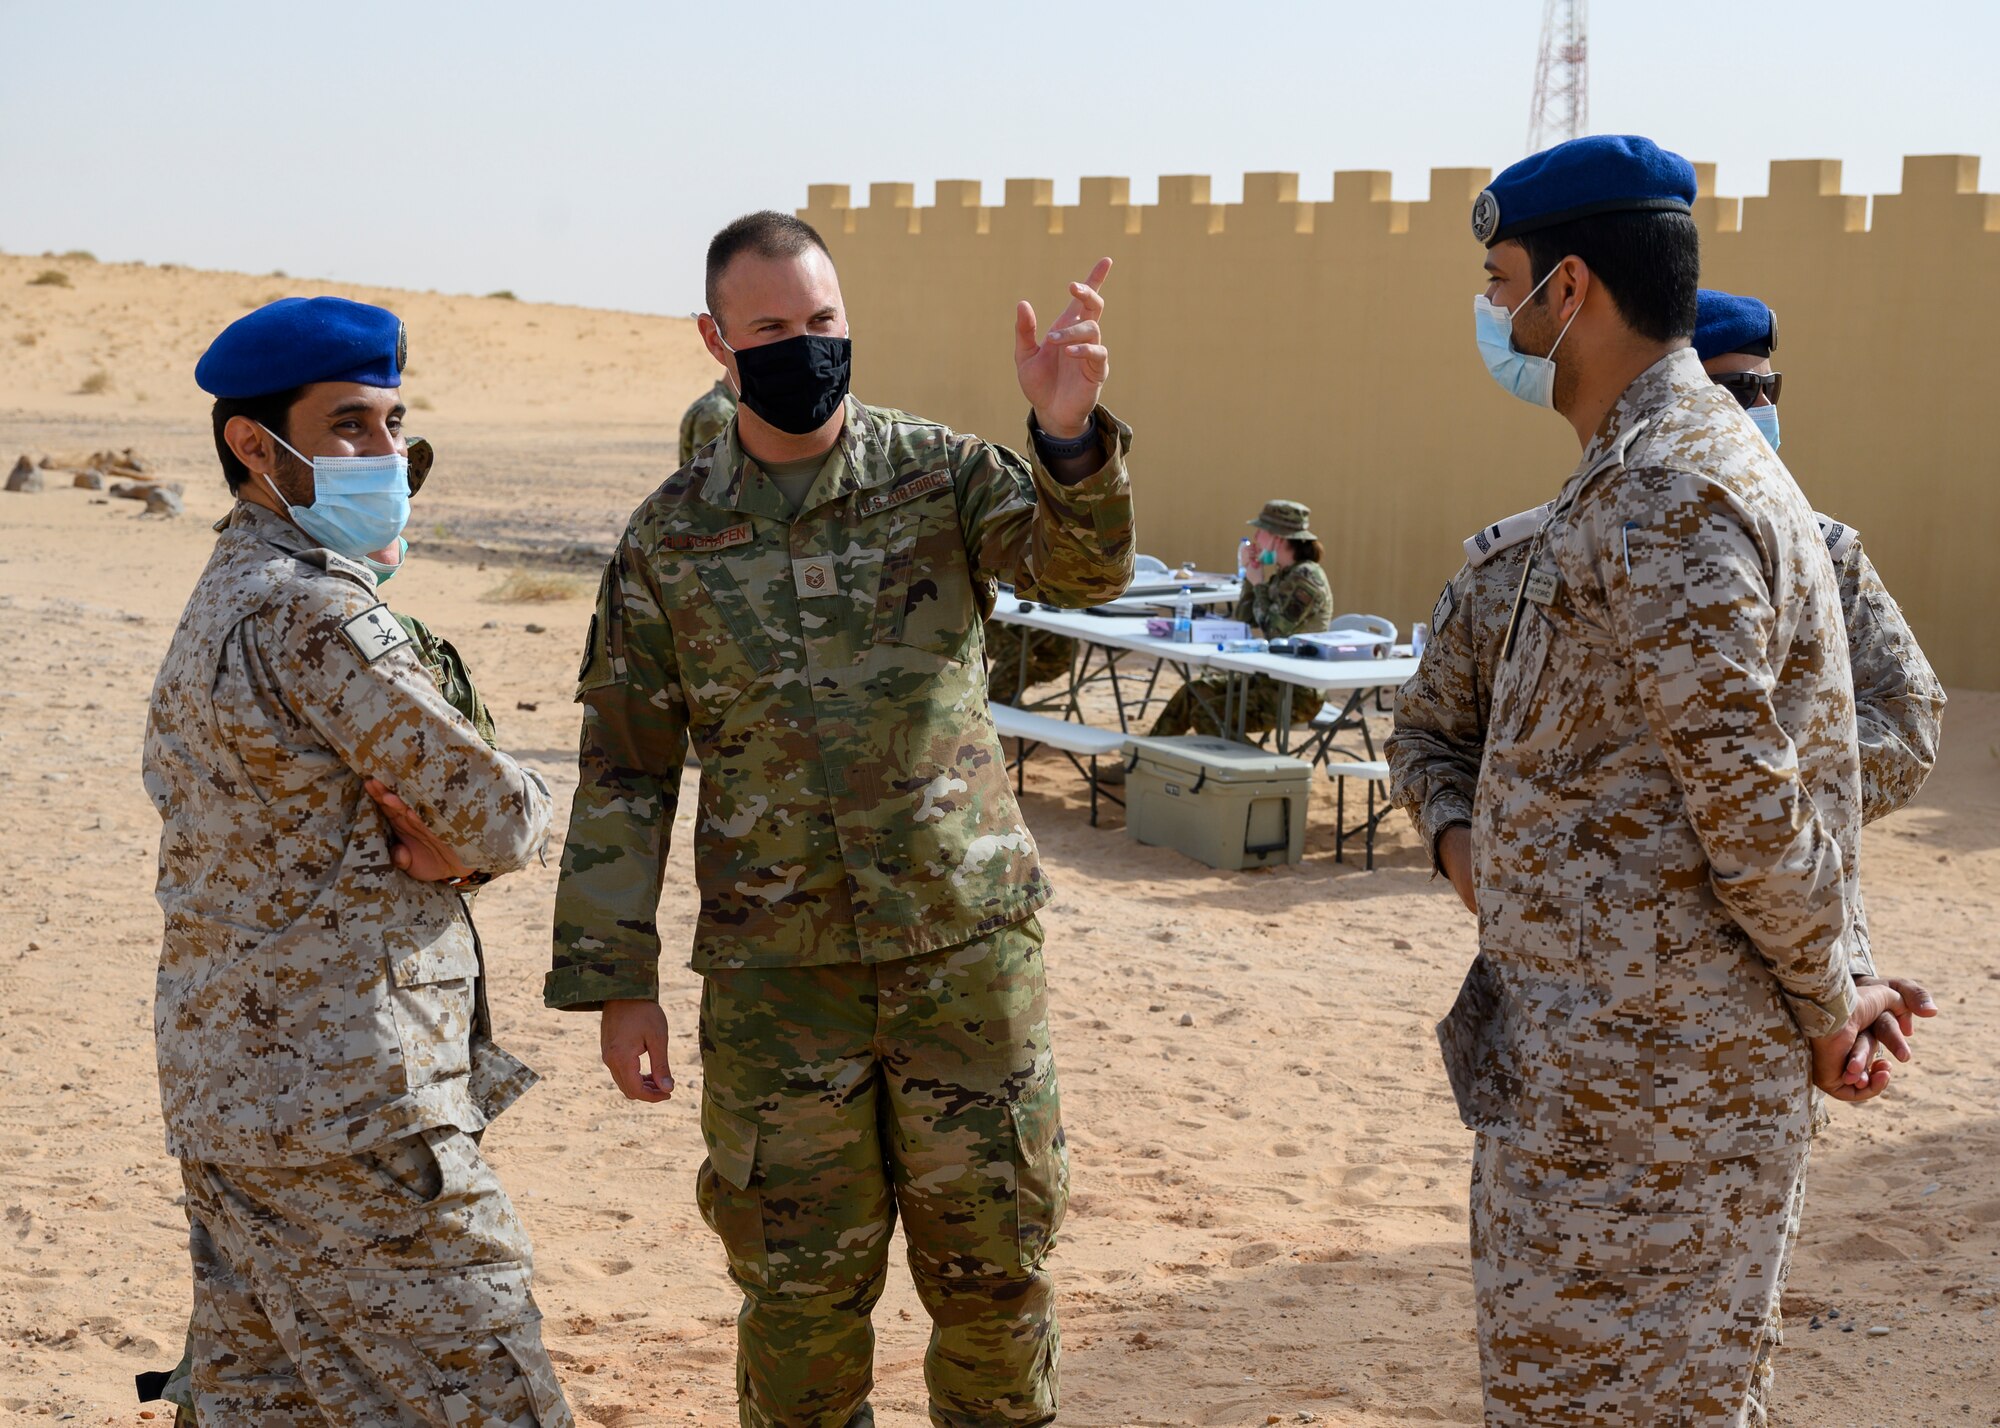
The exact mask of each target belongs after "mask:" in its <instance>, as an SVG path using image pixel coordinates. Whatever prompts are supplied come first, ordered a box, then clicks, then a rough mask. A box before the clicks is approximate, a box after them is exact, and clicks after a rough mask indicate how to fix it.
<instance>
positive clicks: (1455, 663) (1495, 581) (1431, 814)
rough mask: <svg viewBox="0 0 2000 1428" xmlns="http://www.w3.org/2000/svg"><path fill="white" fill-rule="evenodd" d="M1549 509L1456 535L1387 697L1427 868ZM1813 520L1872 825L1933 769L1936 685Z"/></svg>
mask: <svg viewBox="0 0 2000 1428" xmlns="http://www.w3.org/2000/svg"><path fill="white" fill-rule="evenodd" d="M1547 514H1548V508H1547V507H1546V506H1537V507H1535V508H1534V509H1533V510H1531V511H1523V512H1522V513H1521V514H1520V515H1519V516H1510V517H1508V519H1507V520H1506V521H1502V522H1501V523H1500V524H1499V525H1497V526H1489V527H1487V529H1486V531H1484V532H1482V533H1481V536H1476V537H1474V538H1473V539H1471V540H1468V541H1467V542H1466V543H1465V544H1466V552H1467V558H1466V563H1465V564H1464V565H1462V566H1460V567H1459V569H1458V573H1457V574H1456V575H1454V576H1452V578H1451V579H1450V580H1449V581H1448V582H1447V583H1446V585H1445V587H1444V592H1443V593H1442V594H1441V595H1439V596H1438V601H1437V606H1436V608H1434V609H1433V610H1432V611H1431V640H1430V644H1429V645H1428V646H1427V647H1426V648H1425V650H1424V655H1423V658H1422V660H1420V661H1419V662H1418V665H1417V673H1416V676H1415V678H1413V679H1411V680H1410V681H1409V683H1407V684H1405V685H1404V686H1403V687H1402V689H1401V690H1400V691H1399V692H1398V693H1397V695H1396V728H1395V732H1394V733H1393V734H1391V735H1390V736H1389V741H1388V744H1387V746H1386V754H1385V756H1386V757H1387V759H1388V761H1389V771H1390V775H1391V779H1392V782H1391V785H1390V796H1391V798H1392V799H1393V800H1394V801H1395V803H1396V805H1397V806H1398V807H1399V808H1401V809H1403V810H1404V811H1405V812H1407V813H1408V814H1409V815H1410V820H1411V822H1413V823H1415V824H1416V825H1417V831H1418V833H1419V834H1420V835H1422V837H1423V840H1424V845H1425V847H1427V848H1429V849H1430V850H1431V860H1432V863H1433V865H1435V864H1436V861H1437V843H1438V838H1439V836H1440V835H1442V834H1443V832H1444V830H1445V829H1447V828H1449V827H1450V826H1451V825H1452V824H1454V823H1470V822H1471V821H1472V796H1473V792H1474V790H1475V789H1476V788H1477V787H1478V784H1479V764H1480V760H1481V758H1482V757H1483V756H1484V754H1485V750H1486V718H1487V710H1488V708H1489V707H1490V706H1491V704H1492V698H1493V671H1494V666H1495V665H1497V664H1498V663H1499V661H1500V644H1501V641H1502V640H1503V639H1505V637H1506V634H1507V617H1508V615H1509V613H1510V612H1511V611H1512V609H1513V604H1514V592H1515V591H1516V590H1517V589H1519V588H1520V584H1521V567H1522V565H1523V563H1524V562H1525V561H1526V560H1527V555H1528V541H1529V538H1530V537H1532V536H1533V534H1534V532H1535V530H1536V529H1537V528H1538V527H1539V526H1540V524H1541V522H1542V520H1543V519H1545V518H1546V516H1547ZM1524 518H1527V519H1526V520H1525V522H1524ZM1816 519H1817V520H1818V522H1819V528H1820V533H1821V535H1822V536H1824V537H1825V539H1826V545H1827V551H1828V553H1829V554H1830V555H1831V556H1832V558H1833V573H1834V578H1835V580H1836V581H1837V582H1838V584H1839V587H1840V609H1841V616H1842V619H1843V621H1844V622H1845V624H1846V627H1847V650H1848V658H1849V660H1850V661H1851V663H1852V665H1853V668H1854V722H1855V727H1856V731H1857V733H1858V735H1859V741H1860V752H1861V821H1862V822H1863V823H1872V822H1874V821H1875V820H1876V819H1877V818H1880V817H1882V816H1883V815H1884V814H1887V813H1894V812H1895V811H1896V810H1897V809H1899V808H1901V807H1902V806H1903V805H1904V804H1906V803H1908V802H1909V801H1910V800H1911V799H1912V798H1915V797H1916V795H1917V790H1919V789H1920V788H1922V787H1923V785H1924V780H1925V779H1927V778H1929V777H1930V772H1931V768H1932V766H1933V765H1935V764H1936V763H1937V751H1938V736H1939V729H1940V724H1941V722H1942V720H1941V716H1942V713H1943V709H1944V702H1945V694H1944V687H1943V686H1942V685H1940V684H1939V683H1938V679H1937V676H1936V675H1935V674H1934V673H1932V672H1931V666H1930V661H1928V660H1927V659H1925V658H1924V652H1923V650H1921V649H1920V648H1918V646H1917V638H1916V635H1915V634H1913V633H1912V632H1911V630H1910V626H1909V622H1908V621H1906V620H1905V619H1904V618H1903V611H1902V609H1901V607H1900V606H1898V605H1897V604H1896V601H1895V598H1894V597H1893V596H1891V595H1890V594H1889V592H1888V590H1887V589H1886V588H1885V587H1884V586H1883V584H1882V578H1881V577H1880V576H1879V575H1877V574H1876V573H1875V566H1874V565H1873V563H1872V562H1870V561H1869V559H1868V556H1867V554H1866V553H1865V552H1864V551H1863V550H1862V548H1861V537H1860V534H1859V533H1858V532H1857V531H1856V530H1855V529H1854V527H1852V526H1849V525H1843V524H1841V523H1840V522H1839V521H1836V520H1834V519H1832V518H1831V517H1829V516H1817V517H1816ZM1501 530H1505V531H1506V535H1505V537H1504V538H1500V539H1494V538H1492V534H1491V533H1493V532H1496V531H1501ZM1481 537H1486V538H1487V544H1486V545H1485V546H1484V547H1483V548H1481V547H1480V546H1479V545H1478V544H1477V542H1478V541H1479V540H1480V539H1481Z"/></svg>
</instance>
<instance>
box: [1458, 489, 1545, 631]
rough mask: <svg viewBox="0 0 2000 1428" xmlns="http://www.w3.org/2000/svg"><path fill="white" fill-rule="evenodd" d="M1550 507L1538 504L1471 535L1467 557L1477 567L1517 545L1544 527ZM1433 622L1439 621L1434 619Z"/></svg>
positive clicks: (1468, 539) (1467, 547)
mask: <svg viewBox="0 0 2000 1428" xmlns="http://www.w3.org/2000/svg"><path fill="white" fill-rule="evenodd" d="M1548 515H1549V508H1548V507H1547V506H1546V505H1541V506H1536V507H1534V508H1533V509H1532V510H1527V511H1520V512H1518V513H1516V514H1514V515H1511V516H1509V517H1507V519H1506V520H1504V521H1497V522H1495V523H1494V524H1493V525H1490V526H1488V527H1487V528H1486V529H1485V530H1483V531H1480V532H1479V533H1478V534H1476V535H1473V536H1469V537H1467V538H1466V542H1465V559H1466V561H1467V563H1468V564H1470V565H1473V566H1475V567H1477V566H1481V565H1484V564H1485V563H1486V562H1487V561H1489V560H1491V559H1492V558H1493V557H1494V556H1496V555H1498V554H1499V553H1500V552H1501V551H1503V550H1506V549H1508V548H1509V547H1511V546H1517V545H1519V544H1520V543H1521V542H1522V541H1524V540H1526V539H1527V538H1528V537H1529V536H1531V535H1533V534H1534V533H1535V532H1536V531H1538V530H1540V529H1541V528H1542V522H1543V521H1545V520H1547V519H1548ZM1431 623H1432V624H1434V625H1435V624H1436V623H1437V622H1436V621H1435V620H1433V621H1432V622H1431Z"/></svg>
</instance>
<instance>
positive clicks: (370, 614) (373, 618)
mask: <svg viewBox="0 0 2000 1428" xmlns="http://www.w3.org/2000/svg"><path fill="white" fill-rule="evenodd" d="M340 632H341V633H342V634H343V635H345V636H347V642H348V643H349V644H351V645H353V646H354V652H355V653H356V654H358V655H360V656H361V659H362V662H363V663H364V664H373V663H375V661H376V660H378V659H380V658H382V656H383V655H385V654H387V653H389V651H390V650H399V649H401V648H402V647H403V646H404V645H407V644H410V643H412V641H411V639H410V632H409V631H408V630H406V629H404V628H403V627H402V626H401V625H399V624H397V623H396V617H395V616H394V615H391V614H390V613H389V607H388V606H387V605H377V606H375V607H374V608H372V609H368V610H363V611H362V612H361V613H360V614H358V615H356V616H355V617H354V618H353V619H351V620H348V621H346V622H345V623H344V624H342V625H341V627H340Z"/></svg>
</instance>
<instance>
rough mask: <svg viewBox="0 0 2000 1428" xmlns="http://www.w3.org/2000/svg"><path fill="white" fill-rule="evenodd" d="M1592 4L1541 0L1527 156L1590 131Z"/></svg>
mask: <svg viewBox="0 0 2000 1428" xmlns="http://www.w3.org/2000/svg"><path fill="white" fill-rule="evenodd" d="M1589 22H1590V0H1542V47H1541V53H1540V55H1539V56H1537V58H1536V60H1535V104H1534V108H1532V109H1531V110H1529V111H1528V152H1529V153H1531V154H1535V153H1540V152H1541V151H1542V150H1543V149H1546V148H1548V147H1549V146H1550V145H1551V144H1560V143H1561V142H1562V141H1563V140H1565V139H1575V138H1578V137H1580V136H1581V135H1583V134H1586V133H1588V132H1590V40H1589V37H1588V35H1587V34H1586V33H1585V32H1586V31H1587V29H1588V28H1589Z"/></svg>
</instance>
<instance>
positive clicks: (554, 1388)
mask: <svg viewBox="0 0 2000 1428" xmlns="http://www.w3.org/2000/svg"><path fill="white" fill-rule="evenodd" d="M494 1337H495V1338H497V1339H498V1340H499V1341H500V1343H501V1346H502V1347H504V1348H505V1349H506V1350H507V1356H508V1357H509V1358H511V1359H512V1360H513V1361H514V1366H515V1367H516V1368H518V1369H519V1370H520V1371H521V1382H522V1383H523V1384H525V1385H526V1386H527V1390H528V1398H529V1400H530V1401H531V1402H533V1404H534V1405H535V1423H536V1424H537V1428H571V1425H573V1424H574V1423H575V1422H576V1419H575V1418H573V1417H571V1416H570V1411H569V1403H568V1401H567V1400H565V1399H564V1398H563V1392H562V1384H561V1383H559V1382H558V1381H557V1380H556V1366H555V1365H554V1364H553V1363H551V1362H549V1351H548V1349H547V1348H545V1347H544V1346H543V1344H542V1330H541V1326H540V1324H539V1323H536V1324H516V1325H514V1326H512V1327H511V1328H506V1329H502V1330H500V1331H499V1332H498V1333H497V1334H495V1335H494Z"/></svg>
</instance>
